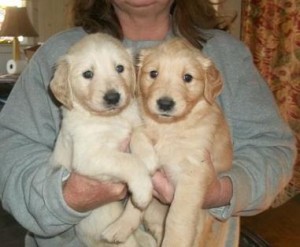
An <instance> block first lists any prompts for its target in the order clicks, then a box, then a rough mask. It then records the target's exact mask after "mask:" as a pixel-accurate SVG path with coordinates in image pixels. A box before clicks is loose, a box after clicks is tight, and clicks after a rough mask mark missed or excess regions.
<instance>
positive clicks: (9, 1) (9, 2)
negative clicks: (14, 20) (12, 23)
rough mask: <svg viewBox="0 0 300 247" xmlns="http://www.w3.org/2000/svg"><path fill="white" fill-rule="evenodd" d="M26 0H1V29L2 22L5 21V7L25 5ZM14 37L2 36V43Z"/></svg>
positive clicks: (0, 39)
mask: <svg viewBox="0 0 300 247" xmlns="http://www.w3.org/2000/svg"><path fill="white" fill-rule="evenodd" d="M25 5H26V4H25V0H0V29H1V24H2V22H3V21H4V15H5V8H6V7H8V6H17V7H24V6H25ZM11 39H12V38H8V37H0V43H3V42H4V43H5V42H7V41H9V40H11Z"/></svg>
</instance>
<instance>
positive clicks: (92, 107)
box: [50, 34, 152, 247]
mask: <svg viewBox="0 0 300 247" xmlns="http://www.w3.org/2000/svg"><path fill="white" fill-rule="evenodd" d="M134 84H135V70H134V66H133V61H132V58H131V55H130V54H129V53H128V51H127V50H125V49H124V48H123V46H122V44H121V43H120V42H119V41H118V40H116V39H114V38H112V37H111V36H109V35H106V34H92V35H88V36H87V37H85V38H83V39H82V40H80V41H79V42H78V43H76V44H75V45H74V46H72V47H71V49H70V50H69V52H68V53H67V55H65V56H64V57H62V59H60V61H59V63H58V67H57V70H56V72H55V74H54V78H53V80H52V81H51V83H50V88H51V90H52V92H53V94H54V96H55V97H56V98H57V99H58V100H59V101H60V102H61V103H62V109H63V120H62V126H61V130H60V133H59V136H58V139H57V142H56V145H55V149H54V152H53V156H52V163H53V165H56V166H64V167H65V168H67V169H68V170H69V171H75V172H77V173H79V174H82V175H85V176H88V177H90V178H93V179H97V180H100V181H115V182H126V183H127V184H128V187H129V190H130V191H131V193H132V200H133V202H134V204H135V205H136V206H138V207H140V208H144V207H145V206H147V204H148V203H149V202H150V200H151V198H152V183H151V179H150V176H149V173H148V171H147V169H146V167H144V166H143V164H142V162H141V161H140V160H139V159H138V158H137V157H136V156H134V155H133V154H129V153H124V152H121V151H120V149H121V145H122V143H124V140H126V139H128V138H129V137H130V135H131V132H132V131H133V128H134V127H135V126H137V125H139V124H140V119H139V115H138V110H137V105H136V102H135V101H134V99H133V97H132V96H133V86H134ZM122 212H123V205H122V203H121V202H114V203H110V204H108V205H104V206H102V207H100V208H98V209H96V210H94V211H93V212H92V213H91V214H90V215H89V216H88V217H87V218H86V219H84V220H82V221H81V222H80V223H79V224H78V225H77V226H76V231H77V234H78V236H79V237H80V238H81V240H82V241H83V242H84V243H85V244H86V245H87V246H89V247H94V246H124V247H134V246H139V245H138V243H137V241H136V239H135V238H134V237H133V236H130V237H129V238H128V240H127V241H126V242H125V243H124V244H120V245H117V244H109V243H107V242H106V241H104V240H103V239H102V238H101V233H102V232H103V230H104V229H105V228H106V227H107V226H108V225H109V224H110V223H111V222H113V221H114V220H116V218H118V217H119V216H120V214H121V213H122ZM145 246H147V245H146V244H145Z"/></svg>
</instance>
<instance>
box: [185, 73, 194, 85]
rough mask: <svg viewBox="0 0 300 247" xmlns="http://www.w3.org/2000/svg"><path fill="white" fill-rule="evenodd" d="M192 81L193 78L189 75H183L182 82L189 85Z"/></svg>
mask: <svg viewBox="0 0 300 247" xmlns="http://www.w3.org/2000/svg"><path fill="white" fill-rule="evenodd" d="M192 80H193V76H192V75H190V74H185V75H184V76H183V81H184V82H186V83H189V82H191V81H192Z"/></svg>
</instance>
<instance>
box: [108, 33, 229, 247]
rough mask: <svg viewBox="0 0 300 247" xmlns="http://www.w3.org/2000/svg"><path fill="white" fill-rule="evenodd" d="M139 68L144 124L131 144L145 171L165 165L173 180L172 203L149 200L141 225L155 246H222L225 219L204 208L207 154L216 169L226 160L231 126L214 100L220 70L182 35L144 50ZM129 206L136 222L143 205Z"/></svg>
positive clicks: (117, 235)
mask: <svg viewBox="0 0 300 247" xmlns="http://www.w3.org/2000/svg"><path fill="white" fill-rule="evenodd" d="M138 67H139V68H138V92H139V103H140V108H141V112H142V118H143V121H144V125H143V126H142V127H140V128H139V129H138V130H137V131H135V132H134V133H133V136H132V139H131V150H132V151H133V152H134V153H137V154H139V155H140V158H141V159H143V160H144V163H145V165H146V166H147V167H148V169H149V171H150V173H151V174H153V173H154V172H155V171H156V170H157V169H163V170H164V172H165V173H166V175H167V177H168V178H169V179H170V180H171V182H172V183H173V184H174V186H175V195H174V200H173V202H172V204H171V206H170V207H168V206H165V205H162V204H161V203H159V202H158V201H157V200H155V199H153V200H152V202H151V204H150V205H149V207H148V208H147V209H146V211H145V212H144V216H143V220H144V223H145V226H146V228H147V229H148V230H149V231H150V232H151V233H152V234H153V236H154V237H155V238H156V241H157V246H163V247H198V246H201V247H202V246H213V247H217V246H220V247H221V246H224V233H225V231H226V229H227V224H226V222H225V223H224V222H219V221H218V220H216V219H215V218H213V217H212V216H211V215H210V214H209V213H208V211H207V210H204V209H202V205H203V201H204V197H205V195H206V192H207V189H208V187H209V186H210V184H211V183H212V180H213V177H214V176H215V173H214V171H212V170H213V169H211V167H210V165H208V162H209V161H208V153H209V154H210V156H211V159H212V163H213V165H214V167H215V170H216V171H217V172H218V173H219V172H222V171H225V170H228V169H230V167H231V163H232V144H231V139H230V133H229V128H228V125H227V123H226V120H225V117H224V116H223V114H222V112H221V110H220V108H219V106H218V105H217V103H216V97H217V96H218V95H219V94H220V93H221V91H222V87H223V82H222V80H221V76H220V73H219V72H218V70H217V69H216V67H215V66H214V64H213V63H212V61H211V60H209V59H208V58H206V57H205V56H204V55H203V54H202V53H201V52H200V51H199V50H197V49H195V48H193V47H192V46H191V45H190V44H189V43H188V42H187V41H185V40H183V39H180V38H175V39H172V40H170V41H167V42H165V43H163V44H161V45H160V46H158V47H155V48H150V49H146V50H143V51H142V52H141V54H140V62H139V65H138ZM139 143H143V145H138V144H139ZM127 210H128V211H130V213H128V212H127V213H124V214H123V217H124V218H126V217H125V216H124V215H126V214H130V215H131V220H132V222H134V223H132V224H135V227H137V225H138V224H139V223H138V222H139V219H140V217H141V211H139V210H138V209H136V208H134V207H133V206H132V205H131V206H128V205H127V208H126V211H127ZM133 215H134V216H133ZM133 219H135V220H133ZM124 222H126V223H128V221H126V220H124ZM124 222H122V217H121V218H120V219H119V220H118V221H117V222H115V223H114V224H113V225H111V226H110V227H111V228H115V229H116V228H118V227H117V226H116V225H118V224H124ZM114 225H115V226H114ZM127 227H128V225H127ZM111 231H112V232H113V230H112V229H111ZM114 238H115V239H118V238H120V239H122V238H124V231H122V234H121V233H117V232H114Z"/></svg>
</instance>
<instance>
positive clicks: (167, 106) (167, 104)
mask: <svg viewBox="0 0 300 247" xmlns="http://www.w3.org/2000/svg"><path fill="white" fill-rule="evenodd" d="M156 103H157V105H158V108H159V110H162V111H171V110H172V109H173V107H174V106H175V102H174V100H172V99H171V98H169V97H163V98H160V99H158V100H157V101H156Z"/></svg>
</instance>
